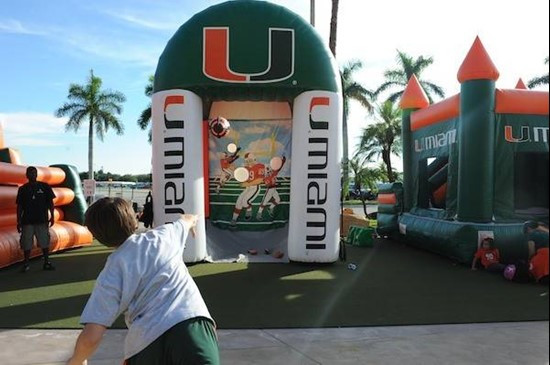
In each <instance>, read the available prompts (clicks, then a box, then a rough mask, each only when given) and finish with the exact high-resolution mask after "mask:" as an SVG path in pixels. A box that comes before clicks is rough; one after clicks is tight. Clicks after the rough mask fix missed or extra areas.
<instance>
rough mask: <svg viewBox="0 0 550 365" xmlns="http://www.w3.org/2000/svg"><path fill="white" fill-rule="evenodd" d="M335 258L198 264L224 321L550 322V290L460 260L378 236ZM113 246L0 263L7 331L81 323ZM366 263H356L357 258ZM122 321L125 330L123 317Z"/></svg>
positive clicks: (0, 317)
mask: <svg viewBox="0 0 550 365" xmlns="http://www.w3.org/2000/svg"><path fill="white" fill-rule="evenodd" d="M347 251H348V252H347V256H348V262H347V263H342V262H337V263H334V264H323V265H319V264H318V265H310V264H296V263H294V264H197V265H193V266H191V267H190V272H191V274H192V275H193V277H194V278H195V280H196V282H197V284H198V286H199V288H200V290H201V292H202V294H203V297H204V299H205V301H206V303H207V305H208V307H209V309H210V312H211V314H212V315H213V316H214V318H215V319H216V321H217V323H218V326H219V327H220V328H288V327H338V326H372V325H409V324H440V323H470V322H500V321H528V320H548V318H549V316H548V308H549V302H548V295H547V294H544V293H546V292H547V290H548V289H547V287H542V286H539V285H536V284H517V283H512V282H508V281H506V280H504V279H503V278H502V277H501V276H500V275H495V274H489V273H485V272H482V271H476V272H474V271H471V270H469V268H467V267H464V266H460V265H455V264H453V262H451V261H449V260H448V259H446V258H443V257H440V256H437V255H434V254H431V253H428V252H424V251H420V250H417V249H414V248H410V247H407V246H404V245H402V244H400V243H396V242H392V241H388V240H378V241H376V243H375V247H374V248H358V247H351V246H348V247H347ZM109 252H110V250H109V249H107V248H105V247H103V246H100V245H97V244H96V245H93V246H91V247H88V248H84V249H79V250H73V251H68V252H65V253H62V254H58V255H54V256H53V261H54V263H55V264H56V266H57V270H56V271H53V272H43V271H42V270H41V262H40V261H39V260H33V261H32V265H31V270H30V272H28V273H26V274H21V273H19V272H18V270H19V267H18V266H15V267H11V268H7V269H3V270H0V328H76V327H79V325H78V318H79V315H80V313H81V311H82V309H83V307H84V305H85V303H86V300H87V298H88V296H89V293H90V291H91V289H92V287H93V283H94V279H95V278H96V277H97V275H98V273H99V271H100V270H101V268H102V267H103V264H104V263H105V260H106V258H107V255H108V253H109ZM350 262H353V263H355V264H356V265H357V269H356V270H349V269H348V268H347V265H348V263H350ZM114 327H124V324H123V322H122V320H121V318H119V319H118V320H117V322H116V323H115V325H114Z"/></svg>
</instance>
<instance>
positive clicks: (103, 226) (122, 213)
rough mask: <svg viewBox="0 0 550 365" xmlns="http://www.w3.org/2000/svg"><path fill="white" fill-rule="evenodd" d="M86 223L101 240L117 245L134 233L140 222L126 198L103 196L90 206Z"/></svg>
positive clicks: (105, 243) (112, 245)
mask: <svg viewBox="0 0 550 365" xmlns="http://www.w3.org/2000/svg"><path fill="white" fill-rule="evenodd" d="M84 225H86V226H87V227H88V229H89V230H90V232H92V234H93V235H94V237H95V238H96V239H97V240H98V241H99V242H101V243H102V244H104V245H105V246H109V247H117V246H120V245H121V244H123V243H124V241H126V239H127V238H128V237H130V236H131V235H132V234H133V233H134V231H135V230H136V228H137V226H138V222H137V219H136V216H135V213H134V210H133V209H132V206H131V205H130V203H128V202H127V201H126V200H124V199H121V198H102V199H99V200H98V201H96V202H95V203H94V204H92V205H91V206H90V207H89V208H88V210H87V211H86V218H85V220H84Z"/></svg>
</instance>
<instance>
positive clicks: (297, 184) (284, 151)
mask: <svg viewBox="0 0 550 365" xmlns="http://www.w3.org/2000/svg"><path fill="white" fill-rule="evenodd" d="M152 118H153V197H154V219H155V225H160V224H164V223H166V222H171V221H173V220H174V219H175V218H177V216H178V214H181V213H184V212H186V213H195V214H199V215H201V216H203V217H205V219H201V220H200V223H199V226H198V229H197V235H196V236H195V237H194V238H190V239H189V241H188V244H187V247H186V249H185V252H184V260H185V261H186V262H197V261H201V260H204V259H205V258H207V257H211V252H210V245H213V244H214V241H220V238H219V237H224V238H227V237H233V238H235V240H237V241H238V240H239V237H243V238H242V240H241V241H244V242H246V241H247V240H248V241H250V240H252V239H253V238H251V237H254V240H256V241H257V242H260V241H262V242H263V241H266V240H267V241H269V239H270V237H276V236H277V235H278V236H277V237H281V238H280V241H282V242H284V245H285V246H286V247H285V248H284V250H283V251H286V252H287V254H288V259H290V260H293V261H301V262H333V261H336V259H337V258H338V251H339V212H340V158H341V146H342V143H341V130H342V128H341V126H342V97H341V85H340V76H339V72H338V68H337V66H336V63H335V60H334V58H333V57H332V54H331V53H330V51H329V49H328V47H327V46H326V45H325V44H324V43H323V41H322V40H321V39H320V37H319V36H318V35H317V33H316V32H315V30H314V29H313V28H312V27H311V26H310V25H309V24H308V23H307V22H306V21H305V20H304V19H302V18H301V17H300V16H298V15H296V14H294V13H292V12H290V11H288V10H287V9H285V8H283V7H280V6H277V5H274V4H270V3H268V2H262V1H230V2H226V3H222V4H219V5H216V6H212V7H210V8H208V9H206V10H204V11H202V12H201V13H198V14H196V15H195V16H193V17H192V18H191V19H189V21H187V22H186V23H185V24H183V25H182V26H181V27H180V28H179V29H178V31H177V32H176V33H175V34H174V36H173V37H172V39H170V41H169V42H168V44H167V46H166V48H165V50H164V52H163V53H162V55H161V57H160V60H159V63H158V67H157V70H156V73H155V82H154V94H153V107H152ZM222 118H223V119H222ZM213 120H215V121H214V124H213V125H211V124H210V122H211V121H213ZM223 120H227V121H228V123H229V126H227V125H220V122H221V123H222V124H224V123H223ZM213 131H214V133H216V134H217V135H213V133H212V132H213ZM245 155H246V156H247V158H245ZM273 167H275V169H274V168H273ZM235 171H238V174H237V175H238V177H239V180H244V181H238V180H237V179H235V176H234V173H235ZM243 173H244V176H243ZM247 175H248V176H247ZM207 226H208V230H207V229H206V228H207ZM281 230H283V231H281ZM216 232H217V233H216ZM220 232H222V233H223V234H222V235H221V236H220ZM281 232H284V235H281ZM239 235H242V236H239ZM216 237H217V238H216ZM227 240H229V238H227ZM250 244H251V243H250ZM246 248H249V247H247V246H243V249H244V251H246ZM267 251H268V250H267V249H266V252H267ZM279 256H280V255H279Z"/></svg>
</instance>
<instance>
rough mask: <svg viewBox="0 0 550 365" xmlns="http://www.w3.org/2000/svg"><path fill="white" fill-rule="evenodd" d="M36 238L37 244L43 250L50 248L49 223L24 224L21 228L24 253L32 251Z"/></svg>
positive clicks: (21, 242)
mask: <svg viewBox="0 0 550 365" xmlns="http://www.w3.org/2000/svg"><path fill="white" fill-rule="evenodd" d="M34 237H36V242H38V245H39V246H40V247H41V248H48V247H50V231H49V228H48V223H42V224H24V225H23V226H22V227H21V239H20V241H19V243H20V244H21V249H22V250H24V251H27V250H30V249H32V244H33V238H34Z"/></svg>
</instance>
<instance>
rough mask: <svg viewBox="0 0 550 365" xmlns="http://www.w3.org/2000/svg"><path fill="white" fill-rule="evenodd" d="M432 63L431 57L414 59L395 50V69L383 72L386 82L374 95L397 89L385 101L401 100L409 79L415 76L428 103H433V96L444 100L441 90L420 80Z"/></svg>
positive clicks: (443, 93)
mask: <svg viewBox="0 0 550 365" xmlns="http://www.w3.org/2000/svg"><path fill="white" fill-rule="evenodd" d="M433 62H434V61H433V58H432V57H424V56H420V57H418V58H416V59H415V58H414V57H411V56H409V55H408V54H406V53H405V52H401V51H399V50H397V68H395V69H392V70H387V71H386V72H384V77H385V78H386V81H385V82H384V83H383V84H382V85H380V86H379V87H378V89H377V90H376V91H375V95H376V96H378V95H380V94H381V93H383V92H385V91H387V90H390V89H395V88H398V90H397V91H394V92H392V93H391V94H390V95H389V97H388V99H387V100H389V101H391V102H394V103H395V102H396V101H397V100H399V99H400V98H401V95H402V94H403V92H404V91H405V88H406V87H407V84H408V82H409V79H410V78H411V77H412V75H416V77H417V78H418V81H419V82H420V85H422V88H423V89H424V91H425V92H426V95H427V96H428V99H429V100H430V103H433V95H434V94H435V95H437V96H439V97H440V98H444V97H445V92H444V91H443V88H441V87H440V86H438V85H436V84H434V83H432V82H429V81H426V80H423V79H422V78H421V75H422V72H423V71H424V70H426V68H427V67H428V66H430V65H431V64H432V63H433Z"/></svg>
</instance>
